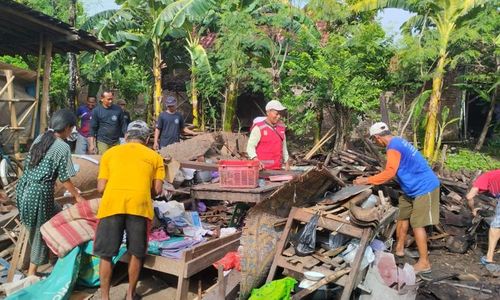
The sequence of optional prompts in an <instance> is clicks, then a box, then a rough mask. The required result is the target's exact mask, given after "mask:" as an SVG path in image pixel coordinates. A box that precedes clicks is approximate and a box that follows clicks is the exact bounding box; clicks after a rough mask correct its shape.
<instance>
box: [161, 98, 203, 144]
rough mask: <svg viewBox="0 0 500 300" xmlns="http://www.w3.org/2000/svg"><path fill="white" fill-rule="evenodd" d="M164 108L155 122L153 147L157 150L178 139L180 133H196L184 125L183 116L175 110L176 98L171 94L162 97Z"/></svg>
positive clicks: (176, 141)
mask: <svg viewBox="0 0 500 300" xmlns="http://www.w3.org/2000/svg"><path fill="white" fill-rule="evenodd" d="M162 102H163V105H164V107H166V110H165V111H164V112H162V113H161V114H160V116H159V117H158V121H157V122H156V128H155V136H154V144H153V149H155V150H159V149H161V148H163V147H167V146H168V145H170V144H173V143H178V142H179V141H180V135H181V133H184V134H191V135H197V133H196V132H194V131H191V130H189V129H188V128H186V127H184V118H183V117H182V115H181V114H180V113H179V112H177V99H175V98H174V97H172V96H167V97H164V98H163V101H162Z"/></svg>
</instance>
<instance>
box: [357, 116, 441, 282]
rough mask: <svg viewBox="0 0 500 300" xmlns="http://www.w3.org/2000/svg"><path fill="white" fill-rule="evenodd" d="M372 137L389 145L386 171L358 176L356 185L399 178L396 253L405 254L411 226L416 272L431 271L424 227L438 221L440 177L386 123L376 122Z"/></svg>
mask: <svg viewBox="0 0 500 300" xmlns="http://www.w3.org/2000/svg"><path fill="white" fill-rule="evenodd" d="M370 138H371V139H372V141H374V142H375V143H376V144H377V145H379V146H382V147H386V150H387V164H386V166H385V170H384V171H382V172H381V173H379V174H376V175H374V176H371V177H358V178H356V180H354V184H371V185H380V184H384V183H386V182H387V181H389V180H391V179H392V178H393V177H395V176H396V177H397V179H398V181H399V184H400V185H401V189H402V190H403V192H404V195H402V196H401V197H399V216H398V221H397V224H396V237H397V243H396V252H395V254H396V256H399V257H402V256H404V255H405V251H404V246H405V242H406V235H407V233H408V227H409V225H411V227H412V228H413V233H414V235H415V241H416V243H417V248H418V253H419V259H418V262H417V263H416V264H415V265H414V266H413V267H414V269H415V272H416V273H429V272H430V271H431V264H430V261H429V255H428V252H427V233H426V231H425V226H429V225H437V224H438V223H439V180H438V178H437V176H436V175H435V174H434V172H433V171H432V169H431V168H430V167H429V164H428V163H427V161H426V160H425V159H424V157H423V156H422V155H421V154H420V152H419V151H418V150H417V149H416V148H415V147H413V145H411V144H410V143H409V142H408V141H406V140H405V139H403V138H401V137H398V136H393V135H392V134H391V131H390V129H389V126H387V124H385V123H383V122H378V123H375V124H373V125H372V127H370Z"/></svg>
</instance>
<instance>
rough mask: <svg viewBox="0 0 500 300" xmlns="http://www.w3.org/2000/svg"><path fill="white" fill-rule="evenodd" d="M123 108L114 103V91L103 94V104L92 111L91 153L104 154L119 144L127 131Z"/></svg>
mask: <svg viewBox="0 0 500 300" xmlns="http://www.w3.org/2000/svg"><path fill="white" fill-rule="evenodd" d="M126 129H127V125H126V124H125V122H124V119H123V110H122V109H121V108H120V107H119V106H118V105H115V104H113V93H112V92H108V91H106V92H103V93H102V94H101V105H98V106H97V107H96V108H94V110H93V111H92V120H91V122H90V137H89V141H90V143H89V153H92V154H97V153H98V154H101V155H102V154H104V152H106V150H108V149H109V148H111V147H113V146H115V145H118V143H119V139H120V137H121V136H123V134H124V132H126Z"/></svg>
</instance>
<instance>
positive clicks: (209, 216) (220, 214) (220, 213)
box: [200, 204, 234, 227]
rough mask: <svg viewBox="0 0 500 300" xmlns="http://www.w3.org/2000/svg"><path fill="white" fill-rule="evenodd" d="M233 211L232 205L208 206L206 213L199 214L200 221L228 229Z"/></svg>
mask: <svg viewBox="0 0 500 300" xmlns="http://www.w3.org/2000/svg"><path fill="white" fill-rule="evenodd" d="M233 210H234V205H232V204H228V205H216V206H209V207H207V211H206V212H202V213H200V219H201V220H202V221H203V222H206V223H209V224H212V225H216V226H221V227H228V225H229V223H230V222H231V218H232V213H233Z"/></svg>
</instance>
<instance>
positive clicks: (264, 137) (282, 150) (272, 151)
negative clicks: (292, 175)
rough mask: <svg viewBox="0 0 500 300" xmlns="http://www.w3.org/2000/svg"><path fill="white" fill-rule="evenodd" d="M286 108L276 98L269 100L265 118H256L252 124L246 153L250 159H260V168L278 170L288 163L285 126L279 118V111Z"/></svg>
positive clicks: (287, 165) (287, 166)
mask: <svg viewBox="0 0 500 300" xmlns="http://www.w3.org/2000/svg"><path fill="white" fill-rule="evenodd" d="M285 109H286V108H285V107H284V106H283V105H282V104H281V103H280V102H279V101H277V100H272V101H269V102H268V103H267V105H266V118H265V119H264V120H257V122H254V124H253V126H252V130H251V131H250V137H249V139H248V144H247V154H248V156H249V157H250V159H254V160H258V161H260V164H261V168H263V169H267V170H279V169H281V168H282V166H283V163H285V168H286V169H287V170H288V169H289V168H290V166H289V163H288V150H287V147H286V137H285V131H286V127H285V125H284V124H283V122H281V121H280V119H281V112H282V111H284V110H285Z"/></svg>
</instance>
